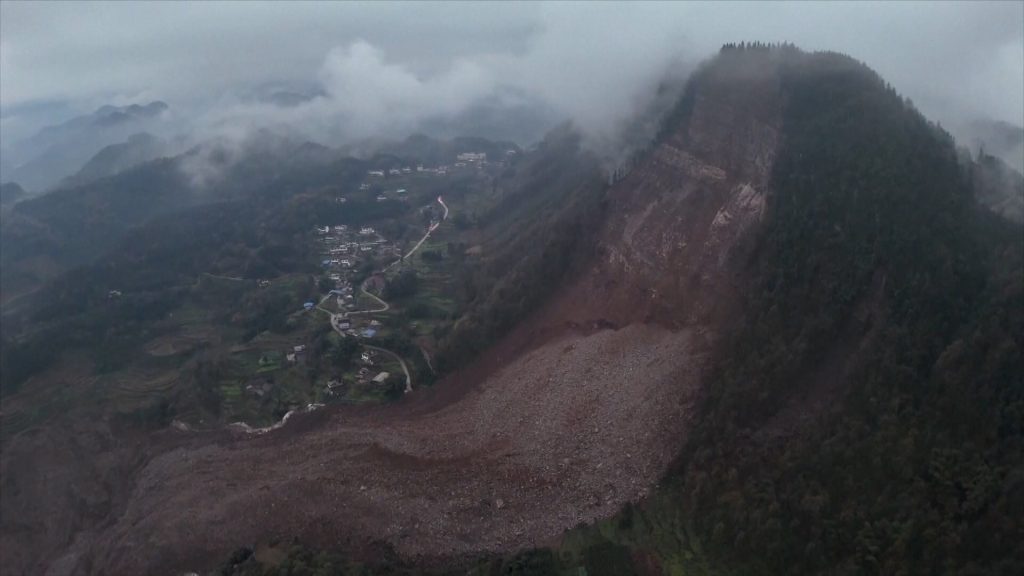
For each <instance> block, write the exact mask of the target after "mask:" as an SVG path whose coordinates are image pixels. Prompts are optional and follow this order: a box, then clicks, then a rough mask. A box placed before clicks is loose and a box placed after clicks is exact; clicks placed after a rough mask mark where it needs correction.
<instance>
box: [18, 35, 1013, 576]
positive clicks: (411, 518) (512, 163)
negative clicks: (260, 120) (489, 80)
mask: <svg viewBox="0 0 1024 576" xmlns="http://www.w3.org/2000/svg"><path fill="white" fill-rule="evenodd" d="M658 113H659V115H658V118H659V122H660V123H659V125H658V126H659V127H658V130H657V131H656V133H655V134H653V135H652V136H651V138H650V140H649V142H646V143H645V145H644V146H643V147H637V148H636V149H635V150H634V151H632V152H631V154H632V155H631V156H630V158H629V159H628V160H624V161H621V163H620V164H619V165H616V166H612V167H609V166H608V164H607V162H606V160H605V159H603V158H602V157H600V156H599V155H597V154H596V153H595V152H594V151H593V150H592V149H591V148H590V147H589V146H588V143H587V141H586V139H585V137H584V136H583V135H582V134H581V133H580V132H579V131H578V130H577V129H575V128H574V127H573V126H571V125H564V126H561V127H559V128H556V129H554V130H552V131H551V132H550V133H549V134H548V135H547V136H546V137H545V138H544V139H543V140H542V141H541V142H539V143H538V144H536V145H535V146H530V147H528V148H520V147H518V146H516V145H514V144H511V143H506V142H494V141H489V140H485V139H482V138H459V139H454V140H451V141H439V140H433V139H430V138H427V137H420V136H417V137H410V138H408V139H407V140H404V141H398V142H389V143H383V144H380V145H379V147H378V149H376V151H375V152H373V153H372V154H366V155H363V156H361V157H354V156H349V155H347V154H345V153H343V152H340V151H338V150H332V149H328V148H326V147H322V146H319V145H316V144H312V143H309V142H302V141H295V140H290V139H287V138H283V137H281V138H278V137H275V136H272V135H269V134H261V135H260V136H261V137H262V138H264V139H265V140H257V141H254V142H250V143H248V144H246V145H245V146H241V147H239V148H238V149H230V150H229V149H226V148H224V145H223V143H214V144H210V145H209V146H210V148H208V149H204V148H202V147H200V148H198V149H195V150H192V151H189V152H186V153H185V154H183V155H181V156H178V157H173V158H163V159H157V160H152V161H148V162H145V163H143V164H140V165H139V166H137V167H135V168H131V169H129V170H127V171H126V172H124V173H122V174H115V175H113V176H111V177H108V178H104V179H101V180H98V181H95V182H89V183H83V184H76V185H75V187H73V188H67V189H59V190H57V191H54V192H51V193H49V194H47V195H43V196H40V197H37V198H31V199H24V200H20V201H19V202H18V203H17V204H15V205H13V206H11V207H9V208H6V209H5V211H4V212H3V217H4V218H5V220H4V223H5V225H4V227H3V230H2V232H3V234H5V236H4V241H5V243H9V244H8V245H9V246H13V247H14V248H15V250H14V251H12V252H11V253H8V254H5V255H4V266H5V274H11V273H12V272H9V271H14V273H17V274H18V275H20V276H19V277H18V278H5V286H7V287H9V288H10V287H13V289H15V292H16V293H17V296H16V297H13V298H9V299H8V298H7V296H6V295H7V294H8V293H9V292H8V291H7V289H6V288H5V293H4V294H5V306H4V309H3V314H4V323H3V327H2V329H3V338H4V349H3V353H4V362H3V378H4V380H3V389H2V391H3V408H2V415H0V425H2V428H0V431H2V439H0V442H2V444H0V445H2V453H0V456H2V478H3V490H2V492H0V504H2V512H3V514H2V518H3V529H2V530H0V546H2V548H3V550H4V551H5V558H4V562H3V565H2V572H3V573H4V574H7V573H10V574H35V573H47V574H175V575H178V574H190V573H197V574H198V573H204V574H205V573H215V571H219V573H220V574H227V575H229V576H230V575H234V576H242V575H246V576H253V575H257V574H277V573H281V574H291V573H294V574H307V573H308V574H312V573H315V572H314V571H315V570H316V569H322V571H323V573H336V574H349V573H378V572H379V573H382V574H383V573H387V574H435V573H436V574H447V573H452V572H453V571H454V572H455V573H466V574H474V575H480V576H482V575H484V574H488V575H491V574H498V573H502V574H517V573H522V574H560V575H561V574H564V575H569V574H582V573H586V574H691V573H694V574H723V575H724V574H777V573H785V572H787V571H792V572H793V573H843V574H854V573H942V572H944V571H946V572H948V571H950V570H944V568H950V567H953V568H955V567H962V566H967V567H969V568H970V569H968V570H965V571H964V573H972V571H973V572H974V573H985V572H986V570H988V569H991V570H996V569H997V568H998V569H999V570H1003V571H1005V572H1007V573H1010V571H1012V569H1013V568H1014V567H1015V566H1019V565H1024V564H1020V563H1019V562H1018V560H1019V557H1018V556H1019V552H1020V548H1019V540H1015V537H1016V536H1017V535H1019V533H1020V531H1021V526H1020V525H1019V523H1017V521H1016V520H1015V518H1016V516H1015V514H1014V511H1015V510H1017V509H1019V507H1020V506H1021V503H1022V502H1024V500H1022V499H1021V496H1022V494H1024V492H1022V491H1021V489H1020V486H1021V484H1020V475H1019V471H1020V469H1021V468H1020V467H1021V465H1022V463H1024V455H1022V454H1024V452H1022V451H1021V444H1020V439H1021V437H1022V436H1021V435H1022V434H1024V430H1022V428H1021V425H1020V420H1019V418H1018V417H1019V415H1020V414H1021V412H1020V411H1021V409H1022V406H1024V389H1022V388H1021V380H1020V375H1021V373H1022V370H1024V364H1022V354H1021V351H1022V350H1024V342H1022V340H1021V338H1022V334H1024V330H1021V328H1022V327H1024V324H1022V322H1024V308H1022V307H1021V302H1022V300H1021V294H1022V292H1021V290H1022V289H1024V283H1022V282H1021V277H1020V276H1019V274H1018V273H1017V272H1018V271H1019V270H1021V269H1024V267H1022V266H1021V264H1022V262H1024V246H1022V245H1021V243H1020V242H1019V240H1020V237H1021V228H1020V224H1019V222H1015V218H1013V217H1011V216H1012V214H1011V213H1012V211H1013V210H1015V206H1016V205H1017V203H1016V201H1008V200H1006V198H1007V197H1008V196H1007V194H1009V195H1010V196H1012V194H1014V193H1016V192H1015V191H1016V189H1017V188H1014V187H1015V186H1017V184H1018V181H1017V180H1015V179H1013V178H1010V177H1009V176H1007V174H1009V172H1005V173H1004V172H1001V171H1002V170H1004V168H1003V167H1002V166H1001V165H999V164H998V161H996V160H994V159H992V160H990V159H988V158H986V157H983V156H981V155H980V154H979V156H978V161H977V162H975V160H973V159H972V158H971V157H970V155H969V154H968V156H967V157H966V159H965V158H964V156H963V155H962V154H960V153H959V152H958V151H957V149H956V148H955V143H954V142H953V140H952V138H951V137H950V136H949V135H948V134H946V133H945V132H944V131H942V129H941V128H940V127H937V126H936V125H934V124H932V123H931V122H929V121H928V120H927V119H925V118H924V116H923V115H921V114H920V113H919V112H918V111H917V110H916V109H915V108H914V107H913V105H912V104H911V103H910V102H909V101H908V100H905V99H904V98H902V97H901V96H900V95H898V94H897V93H896V92H895V90H894V89H893V88H891V87H890V86H889V85H888V84H886V83H885V81H883V80H882V79H881V78H880V77H879V76H878V75H877V74H876V73H874V72H873V71H871V70H870V69H869V68H867V66H865V65H864V64H862V63H860V62H857V61H856V60H853V59H852V58H849V57H847V56H843V55H840V54H837V53H831V52H820V53H809V52H803V51H801V50H799V49H797V48H796V47H794V46H792V45H788V44H778V45H769V44H760V43H755V44H749V45H747V44H741V45H735V44H726V45H724V46H723V47H722V48H721V50H720V51H719V53H718V54H717V55H716V56H714V57H713V58H712V59H710V60H709V61H708V62H706V63H705V64H703V65H702V66H701V67H699V68H698V69H697V70H696V71H695V72H694V73H693V75H692V77H691V78H690V80H689V82H688V83H687V84H686V87H685V89H684V90H683V92H682V93H681V94H680V95H679V96H678V98H676V99H674V102H673V103H672V104H671V106H668V107H667V109H665V110H659V112H658ZM651 114H654V113H653V112H652V113H651ZM222 157H226V158H231V160H230V161H224V162H223V163H222V164H218V163H217V162H214V165H215V166H216V167H217V170H216V174H217V175H218V176H217V177H211V178H210V180H209V182H206V183H204V184H203V186H202V187H200V186H198V185H197V184H195V183H194V182H193V181H192V180H190V179H189V178H188V177H187V175H188V174H191V172H188V171H187V170H186V169H193V168H194V163H195V162H198V161H200V160H204V159H209V158H222ZM986 163H993V164H994V167H993V166H990V167H988V168H985V167H984V165H985V164H986ZM989 169H991V170H992V172H986V171H985V170H989ZM1000 174H1002V176H1000V177H998V178H997V177H996V176H998V175H1000ZM1007 190H1009V192H1007ZM1014 198H1015V197H1014ZM79 212H82V213H87V214H88V215H89V218H87V219H79V218H76V217H75V216H76V214H78V213H79ZM127 220H130V221H131V222H132V225H128V224H126V223H125V222H126V221H127ZM112 223H117V224H116V225H115V224H112ZM67 246H73V247H74V249H73V250H70V249H68V250H61V249H58V248H60V247H67ZM44 268H45V269H46V270H45V273H43V272H41V271H42V270H43V269H44ZM980 533H984V534H986V535H987V536H986V538H979V537H978V536H977V535H978V534H980ZM1015 542H1016V543H1015ZM331 554H337V555H339V556H338V557H339V558H342V559H343V560H338V562H342V561H344V562H346V563H348V564H345V565H346V566H350V567H351V571H342V570H341V569H337V570H335V568H337V566H338V565H337V564H334V563H333V562H335V560H333V559H332V558H335V557H333V556H330V555H331ZM300 556H301V557H302V558H303V560H302V570H306V571H305V572H303V571H302V570H300V569H299V568H297V567H296V566H298V563H297V562H296V563H293V562H292V559H293V557H294V558H298V557H300ZM218 566H219V567H220V568H218ZM332 567H333V568H332ZM908 567H909V568H908ZM293 568H294V571H292V569H293ZM329 568H330V569H329ZM1004 569H1005V570H1004ZM331 570H333V571H331ZM346 570H347V569H346ZM952 571H954V572H955V571H956V570H955V569H952Z"/></svg>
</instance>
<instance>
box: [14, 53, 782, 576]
mask: <svg viewBox="0 0 1024 576" xmlns="http://www.w3.org/2000/svg"><path fill="white" fill-rule="evenodd" d="M738 64H739V65H734V64H731V63H730V64H728V65H724V66H720V67H717V68H714V69H713V70H711V71H710V72H708V73H707V74H706V75H705V77H703V78H702V79H701V81H700V82H697V83H695V84H694V87H693V88H692V90H691V93H690V95H689V96H688V98H689V100H688V102H689V104H688V105H689V106H691V107H692V110H691V112H690V113H689V114H688V115H687V116H686V117H685V118H682V119H680V120H679V121H678V122H677V125H675V126H673V127H672V128H671V129H670V130H668V131H667V132H666V137H665V139H664V140H663V141H662V142H660V143H659V144H658V145H657V146H656V147H655V148H654V149H653V150H652V151H651V153H650V154H649V156H648V157H647V158H646V159H645V160H643V161H642V162H640V163H639V164H638V165H637V167H636V168H635V169H634V171H633V173H632V174H630V175H629V176H628V177H626V178H625V179H624V180H621V181H620V182H619V183H617V184H616V185H615V186H614V187H612V188H611V189H610V190H607V194H606V195H605V194H596V195H595V194H593V191H594V190H596V191H598V192H604V191H605V190H604V186H603V185H601V184H600V182H601V179H600V178H599V177H598V175H597V173H596V172H595V173H594V176H593V180H594V182H593V183H592V184H588V185H584V184H587V182H589V181H590V179H589V178H587V177H586V176H585V175H584V174H585V173H584V174H580V176H583V180H582V182H581V181H580V179H579V178H577V177H574V178H571V179H570V180H571V182H566V185H567V186H568V190H569V192H570V193H569V194H568V195H567V196H566V197H565V202H567V204H565V203H563V205H566V206H576V209H574V210H569V211H566V212H559V211H555V212H554V214H555V216H553V217H552V218H553V220H552V223H550V224H547V225H544V226H540V227H538V228H535V229H534V228H530V227H529V226H527V227H526V230H528V231H529V230H536V231H537V233H538V236H529V235H527V236H525V237H527V238H529V237H533V238H535V239H536V238H540V239H544V240H547V239H555V238H556V237H554V236H547V234H548V233H547V232H545V230H558V229H559V226H558V224H559V223H567V222H571V221H573V220H574V219H576V218H577V217H578V214H579V213H580V211H582V212H587V211H590V212H592V213H593V214H595V215H596V216H590V217H588V218H587V220H586V221H587V222H590V223H591V224H592V225H593V226H595V228H594V229H593V231H592V232H590V233H589V234H593V238H596V239H597V240H598V243H597V246H598V249H597V251H594V250H593V247H592V246H591V243H590V242H583V243H581V244H573V243H571V242H570V243H566V244H565V245H564V247H563V248H560V249H559V252H554V253H550V255H549V256H547V257H544V256H541V257H540V258H539V259H538V260H537V262H538V263H539V264H538V266H539V267H538V268H532V266H533V265H529V266H527V267H526V268H524V270H525V271H531V270H535V271H537V272H538V273H540V274H554V273H555V271H556V270H557V269H558V268H559V267H563V268H569V271H568V274H565V275H559V276H558V278H561V281H559V282H557V283H555V284H553V285H552V286H551V293H550V295H548V296H546V297H545V298H541V299H539V300H537V301H536V302H545V301H546V303H544V304H543V305H542V306H541V307H540V308H536V303H534V304H530V302H523V303H522V304H521V306H519V307H517V308H516V313H517V314H519V315H524V314H528V316H526V317H525V318H524V319H523V321H521V322H519V323H518V324H517V325H516V326H515V328H514V329H513V330H512V331H511V332H510V333H508V335H507V336H505V337H504V338H502V339H501V340H500V341H498V342H497V344H496V345H495V346H493V347H491V348H489V349H488V350H487V351H485V352H484V353H483V354H482V355H481V356H480V357H479V358H478V359H477V360H476V361H474V362H473V363H471V364H470V365H468V366H467V367H465V368H464V369H462V370H459V371H457V372H455V373H454V374H453V375H451V376H450V377H448V378H447V379H446V380H445V381H444V382H441V383H439V384H438V385H437V386H436V387H435V388H434V389H433V390H427V391H422V392H420V393H417V394H415V395H413V397H411V398H409V399H408V400H407V401H406V402H404V403H402V404H400V405H398V406H394V407H387V408H380V409H372V410H368V409H365V408H362V409H358V410H357V409H352V408H349V409H337V410H333V411H329V412H327V413H324V414H317V415H316V416H315V417H313V416H311V417H309V419H308V422H305V423H303V422H302V421H301V420H300V421H298V422H296V423H293V424H289V426H287V427H285V428H284V429H283V431H282V432H281V433H277V434H270V435H268V436H266V437H259V438H227V437H221V438H217V439H216V441H213V442H209V443H206V444H205V445H201V444H202V442H201V440H202V439H201V438H197V439H196V440H195V441H194V442H192V446H191V447H189V448H178V447H174V446H173V445H174V444H177V441H174V442H171V443H170V444H169V445H168V446H167V447H166V448H165V449H166V450H167V451H166V452H164V453H163V454H162V455H159V456H154V457H153V458H152V459H151V460H150V461H149V462H148V463H147V464H146V465H145V466H144V467H143V468H142V469H141V470H140V471H139V472H138V476H137V480H136V484H135V488H134V490H133V491H132V495H131V496H130V497H129V498H128V500H127V501H126V503H125V504H124V507H123V508H118V509H116V510H114V511H113V512H112V513H111V523H110V524H108V525H106V527H104V528H102V529H100V530H99V531H98V532H82V533H79V535H78V538H77V540H74V541H69V540H65V541H64V544H61V542H60V541H59V540H55V541H50V542H49V543H48V544H45V546H47V549H48V550H49V552H48V554H47V557H48V558H57V560H56V561H57V562H58V563H65V562H67V563H71V564H76V563H77V564H78V566H79V567H80V569H82V570H85V571H92V572H113V573H132V572H135V573H138V572H154V571H160V570H179V569H181V570H184V569H191V568H193V567H196V566H204V565H209V564H210V563H212V562H214V561H215V560H216V559H217V558H219V557H221V556H222V555H223V554H224V553H225V552H226V551H228V550H230V549H233V548H234V547H237V546H238V545H239V544H241V543H260V542H263V543H265V542H268V541H270V540H272V539H275V538H278V537H287V536H289V535H297V536H301V537H303V538H306V539H307V540H308V541H310V542H313V543H315V544H317V545H320V546H335V545H337V544H338V543H339V542H348V543H349V545H353V546H358V544H359V543H360V542H365V541H367V540H370V539H380V540H384V541H385V542H387V543H388V544H389V545H390V546H393V547H394V548H395V549H396V550H397V551H398V552H399V553H401V554H403V555H405V556H408V557H417V556H428V557H429V556H451V555H459V554H471V553H478V552H481V551H492V550H513V549H517V548H521V547H528V546H534V545H537V544H539V543H544V542H547V541H550V540H551V539H553V538H556V537H557V536H558V535H559V534H560V533H561V532H562V531H563V530H565V529H567V528H570V527H572V526H574V525H576V524H578V523H579V522H587V521H592V520H595V519H599V518H602V517H606V516H608V515H609V514H611V513H613V512H614V511H615V510H616V509H617V508H618V507H619V506H620V505H621V504H622V503H624V502H629V501H634V500H636V499H638V498H640V497H642V496H643V495H644V494H646V493H647V492H648V491H649V490H650V488H651V487H652V486H653V485H654V484H655V482H657V480H658V478H659V477H660V476H661V475H662V474H663V473H664V471H665V470H666V469H667V467H668V466H669V464H670V462H671V461H672V459H673V457H674V455H675V454H676V453H677V451H678V450H679V449H680V448H681V447H682V445H683V442H684V440H685V438H686V437H687V434H688V429H689V423H690V419H691V413H692V406H693V403H694V402H695V401H696V399H697V395H698V393H699V390H700V383H701V381H702V379H703V378H704V377H705V374H706V369H707V365H708V364H707V362H708V359H709V358H710V354H711V352H712V350H713V347H714V345H715V343H716V341H717V340H716V337H717V335H718V334H719V332H720V329H721V327H722V326H723V325H725V324H726V323H727V321H728V320H729V319H730V318H732V316H733V312H732V311H733V306H732V305H731V304H730V302H729V300H730V298H731V297H732V296H730V295H731V294H732V292H733V291H734V290H735V288H734V286H735V285H736V283H737V274H736V273H735V271H734V263H735V262H738V261H741V259H740V258H739V256H740V255H741V254H742V253H743V251H744V246H745V242H744V240H745V239H746V238H747V237H748V236H749V235H750V234H751V233H752V232H753V231H755V230H756V229H757V228H758V224H759V222H760V220H761V217H762V206H763V204H764V201H763V198H764V197H765V195H766V194H768V193H769V190H768V182H769V174H770V171H771V167H772V162H773V159H774V157H775V148H776V146H777V143H778V136H777V134H778V122H779V116H778V105H777V98H778V90H777V81H776V78H777V75H776V74H774V73H773V72H772V67H771V66H769V67H768V68H764V67H763V66H762V63H760V62H759V63H757V65H756V66H750V67H748V66H745V65H742V64H743V63H738ZM755 72H756V75H755V78H756V80H753V81H752V80H751V79H750V77H749V75H750V74H751V73H755ZM571 141H572V139H571V138H570V141H569V142H570V143H571ZM577 145H578V143H577ZM570 148H571V146H570ZM566 157H569V156H566ZM543 165H544V163H543V162H542V163H541V164H538V165H537V166H535V167H537V168H540V167H541V166H543ZM573 165H574V166H575V163H573ZM584 165H585V163H584ZM558 166H559V163H558V162H557V161H555V162H553V163H551V164H549V165H548V167H547V170H550V171H552V172H553V173H557V171H558ZM551 178H552V176H551V175H549V176H545V177H543V179H542V180H534V179H532V178H526V179H525V180H523V184H524V189H522V190H519V191H516V192H515V193H514V195H515V196H516V197H518V199H519V200H526V199H528V198H529V197H530V189H531V187H532V186H534V185H536V184H537V182H540V181H545V179H546V181H548V183H549V185H550V183H551V182H552V181H554V182H558V181H559V180H558V179H557V178H555V179H554V180H551ZM604 196H607V202H605V201H604V200H603V199H602V198H603V197H604ZM537 201H538V202H542V204H541V205H543V198H537ZM587 207H589V208H587ZM514 221H515V218H514V217H513V218H512V220H510V221H509V222H514ZM680 222H682V225H680ZM516 226H518V225H516ZM565 229H566V230H568V231H570V235H571V234H572V233H573V231H574V230H576V228H574V227H571V226H570V227H566V228H565ZM589 234H588V236H586V237H585V238H590V237H591V236H589ZM554 242H555V243H556V244H558V245H561V244H562V242H561V241H558V240H557V239H555V240H554ZM523 246H528V244H523ZM534 250H537V251H538V253H539V254H541V255H543V254H545V250H544V248H542V247H537V246H535V247H534ZM574 261H576V262H578V263H577V265H575V266H568V263H570V262H574ZM559 263H561V264H559ZM521 274H526V272H522V273H521ZM545 281H546V279H545V278H529V277H527V278H525V279H524V282H545ZM510 287H511V285H507V286H506V287H505V288H504V289H503V288H502V287H500V286H499V288H498V289H497V292H498V294H499V300H500V299H502V298H504V297H502V296H500V295H501V294H505V295H507V296H512V297H513V298H514V296H513V295H514V292H510V291H509V290H508V288H510ZM711 302H715V303H716V305H715V306H713V307H711V306H710V303H711ZM719 303H720V304H719ZM531 310H533V312H532V313H531V312H530V311H531ZM167 434H168V435H170V436H171V437H174V436H175V434H179V433H177V432H168V433H167ZM15 442H17V439H16V440H15ZM172 448H173V449H172ZM156 451H157V452H160V451H161V449H160V448H159V443H158V446H157V448H156ZM29 482H30V476H25V477H24V478H22V479H20V480H19V479H18V477H17V476H15V478H14V479H12V480H11V485H9V486H8V487H7V489H6V490H5V498H8V497H11V498H16V497H17V495H18V494H21V493H29V491H30V489H31V488H30V486H31V485H30V484H29ZM8 495H12V496H8ZM228 525H230V526H231V529H230V530H225V529H224V527H225V526H228ZM11 537H13V535H11ZM15 541H17V542H18V543H19V544H20V545H21V546H25V547H27V546H29V545H30V543H29V542H24V541H20V540H11V541H10V542H11V543H13V542H15ZM62 550H63V551H62Z"/></svg>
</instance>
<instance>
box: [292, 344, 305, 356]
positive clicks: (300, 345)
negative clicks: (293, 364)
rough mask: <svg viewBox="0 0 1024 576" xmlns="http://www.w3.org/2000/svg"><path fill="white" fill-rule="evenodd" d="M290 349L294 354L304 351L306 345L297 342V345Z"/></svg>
mask: <svg viewBox="0 0 1024 576" xmlns="http://www.w3.org/2000/svg"><path fill="white" fill-rule="evenodd" d="M292 350H294V351H295V353H296V354H298V353H302V352H305V351H306V345H305V344H298V345H296V346H294V347H293V348H292Z"/></svg>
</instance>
